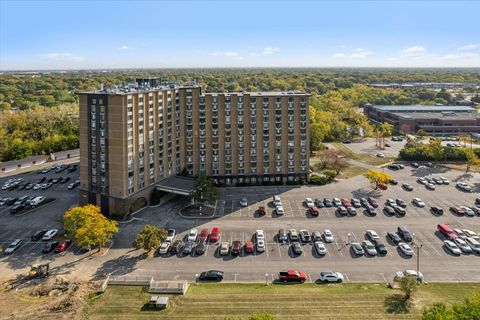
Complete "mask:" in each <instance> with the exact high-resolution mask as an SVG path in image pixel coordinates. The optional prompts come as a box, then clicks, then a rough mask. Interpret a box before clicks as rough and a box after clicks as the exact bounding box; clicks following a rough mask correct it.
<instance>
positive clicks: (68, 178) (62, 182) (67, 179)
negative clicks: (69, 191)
mask: <svg viewBox="0 0 480 320" xmlns="http://www.w3.org/2000/svg"><path fill="white" fill-rule="evenodd" d="M68 181H70V177H65V178H63V179H62V181H60V183H61V184H65V183H67V182H68Z"/></svg>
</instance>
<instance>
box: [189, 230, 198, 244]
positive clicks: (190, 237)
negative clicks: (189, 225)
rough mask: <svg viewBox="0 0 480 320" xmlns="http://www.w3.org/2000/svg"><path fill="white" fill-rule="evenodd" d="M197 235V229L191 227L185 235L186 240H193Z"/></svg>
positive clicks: (195, 239)
mask: <svg viewBox="0 0 480 320" xmlns="http://www.w3.org/2000/svg"><path fill="white" fill-rule="evenodd" d="M197 237H198V229H191V230H190V232H189V233H188V236H187V241H191V242H195V241H197Z"/></svg>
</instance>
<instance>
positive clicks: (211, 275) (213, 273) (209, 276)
mask: <svg viewBox="0 0 480 320" xmlns="http://www.w3.org/2000/svg"><path fill="white" fill-rule="evenodd" d="M198 280H200V281H222V280H223V271H218V270H209V271H206V272H202V273H200V275H199V276H198Z"/></svg>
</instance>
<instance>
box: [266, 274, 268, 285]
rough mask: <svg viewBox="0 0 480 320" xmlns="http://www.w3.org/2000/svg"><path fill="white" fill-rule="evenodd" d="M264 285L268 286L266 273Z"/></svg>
mask: <svg viewBox="0 0 480 320" xmlns="http://www.w3.org/2000/svg"><path fill="white" fill-rule="evenodd" d="M265 285H266V286H268V273H265Z"/></svg>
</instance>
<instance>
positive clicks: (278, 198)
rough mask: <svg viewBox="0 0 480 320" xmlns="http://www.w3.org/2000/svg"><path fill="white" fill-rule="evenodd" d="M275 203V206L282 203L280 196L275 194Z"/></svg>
mask: <svg viewBox="0 0 480 320" xmlns="http://www.w3.org/2000/svg"><path fill="white" fill-rule="evenodd" d="M273 205H274V206H281V205H282V200H280V196H273Z"/></svg>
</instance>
